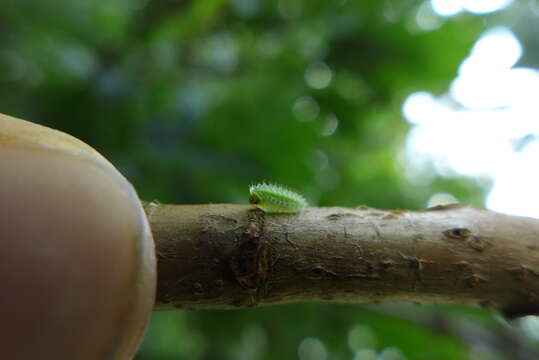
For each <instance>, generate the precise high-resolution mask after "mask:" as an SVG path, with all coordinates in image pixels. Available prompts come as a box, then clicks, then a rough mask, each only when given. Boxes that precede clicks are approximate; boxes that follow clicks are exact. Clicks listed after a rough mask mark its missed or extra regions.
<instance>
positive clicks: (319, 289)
mask: <svg viewBox="0 0 539 360" xmlns="http://www.w3.org/2000/svg"><path fill="white" fill-rule="evenodd" d="M144 205H145V209H146V212H147V215H148V218H149V220H150V224H151V228H152V231H153V235H154V239H155V241H156V249H157V250H156V251H157V257H158V274H159V275H158V290H157V299H156V301H157V302H156V309H172V308H192V309H202V308H240V307H249V306H256V305H273V304H283V303H290V302H300V301H331V302H370V303H377V302H385V301H392V302H395V301H406V302H419V303H450V304H461V305H474V306H481V307H485V308H488V309H491V310H493V311H498V312H500V313H501V314H503V315H505V316H506V317H510V318H512V317H517V316H523V315H529V314H538V313H539V292H538V290H539V286H538V285H539V220H535V219H531V218H523V217H517V216H509V215H504V214H500V213H496V212H492V211H488V210H485V209H480V208H475V207H471V206H460V205H450V206H438V207H434V208H430V209H427V210H424V211H415V212H414V211H400V210H397V211H385V210H377V209H372V208H368V207H358V208H337V207H327V208H307V209H306V210H305V211H303V212H301V213H299V214H293V215H281V214H266V213H264V212H262V211H260V210H257V209H254V208H253V207H252V206H248V205H194V206H183V205H162V204H158V203H146V204H144Z"/></svg>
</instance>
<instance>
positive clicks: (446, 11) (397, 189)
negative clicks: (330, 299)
mask: <svg viewBox="0 0 539 360" xmlns="http://www.w3.org/2000/svg"><path fill="white" fill-rule="evenodd" d="M2 5H3V6H2V10H1V11H0V112H3V113H6V114H9V115H12V116H16V117H21V118H24V119H27V120H31V121H34V122H37V123H41V124H44V125H48V126H51V127H53V128H57V129H61V130H63V131H65V132H67V133H70V134H72V135H74V136H76V137H78V138H80V139H82V140H84V141H85V142H87V143H89V144H91V145H92V146H94V147H95V148H96V149H98V150H99V151H100V152H101V153H103V154H104V155H105V156H106V157H107V158H108V159H110V160H111V161H112V163H114V164H115V165H116V166H117V167H118V168H119V169H120V171H121V172H122V173H123V174H125V176H126V177H127V178H128V179H129V180H130V181H131V182H132V183H133V184H134V185H135V187H136V189H137V190H138V192H139V194H140V197H141V198H142V199H145V200H154V199H157V200H159V201H161V202H165V203H179V204H195V203H246V202H247V187H248V185H249V184H251V183H253V182H258V181H262V180H268V181H274V182H277V183H281V184H285V185H287V186H290V187H292V188H294V189H297V190H298V191H300V192H302V193H304V194H305V195H306V197H307V198H308V200H309V202H310V203H311V204H313V205H317V206H326V205H340V206H357V205H361V204H366V205H369V206H373V207H380V208H387V209H395V208H402V209H421V208H425V207H427V206H432V205H436V204H443V203H453V202H465V203H469V204H473V205H478V206H488V207H489V208H491V209H495V210H499V211H504V212H507V213H513V214H520V215H527V216H536V217H539V208H538V205H537V204H539V201H538V200H539V199H538V196H537V193H538V192H537V189H536V188H537V183H538V182H539V174H538V171H537V159H538V158H539V142H537V139H538V136H539V104H538V102H537V98H538V96H539V72H538V71H537V70H536V68H537V67H538V65H539V36H537V34H538V31H539V22H538V17H539V1H537V0H522V1H516V0H515V1H511V0H431V1H427V0H425V1H415V0H386V1H383V0H371V1H352V0H348V1H347V0H336V1H324V0H320V1H314V0H276V1H267V0H232V1H224V0H196V1H195V0H93V1H86V0H70V1H54V0H17V1H9V0H8V1H6V2H4V3H2ZM513 325H514V327H512V326H510V325H508V324H507V323H505V322H504V321H503V320H502V319H500V318H498V317H497V316H496V315H495V314H491V313H489V312H487V311H484V310H480V309H473V308H465V307H455V306H441V305H438V306H436V305H429V306H426V305H423V306H420V305H413V304H382V305H368V304H357V305H355V304H346V305H344V304H294V305H288V306H278V307H266V308H256V309H247V310H237V311H210V310H208V311H197V312H193V311H171V312H156V313H154V316H153V319H152V322H151V326H150V328H149V330H148V332H147V334H146V337H145V341H144V343H143V345H142V347H141V349H140V352H139V354H138V356H137V359H138V360H147V359H156V360H172V359H189V360H191V359H193V360H214V359H215V360H217V359H224V360H227V359H234V360H236V359H237V360H242V359H244V360H251V359H252V360H257V359H259V360H269V359H300V360H331V359H335V360H336V359H342V360H349V359H350V360H407V359H409V360H411V359H418V360H431V359H433V360H445V359H448V360H449V359H459V360H460V359H472V360H501V359H537V358H539V324H538V321H537V320H536V319H535V318H534V317H529V318H525V319H523V320H520V321H517V322H515V323H514V324H513Z"/></svg>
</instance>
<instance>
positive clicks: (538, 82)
mask: <svg viewBox="0 0 539 360" xmlns="http://www.w3.org/2000/svg"><path fill="white" fill-rule="evenodd" d="M521 54H522V47H521V45H520V43H519V41H518V39H517V38H516V37H515V36H514V34H513V33H512V32H511V31H510V30H509V29H507V28H503V27H498V28H494V29H491V30H489V31H487V32H485V33H484V34H483V35H482V36H481V37H480V38H479V40H478V41H477V43H476V44H475V45H474V47H473V48H472V50H471V52H470V55H469V56H468V57H467V58H466V59H465V60H464V61H463V63H462V64H461V66H460V68H459V74H458V76H457V78H456V79H455V80H454V81H453V83H452V85H451V88H450V91H449V93H448V94H445V95H442V96H439V97H435V96H433V95H432V94H429V93H426V92H417V93H413V94H411V95H410V96H409V97H408V98H407V99H406V101H405V102H404V104H403V107H402V111H403V114H404V116H405V118H406V119H407V120H408V121H409V122H410V123H411V124H413V125H414V127H413V129H412V130H411V131H410V133H409V136H408V142H407V147H406V151H405V153H406V158H407V159H408V167H409V168H410V169H412V170H411V171H409V174H411V176H414V175H415V176H419V177H421V176H423V175H424V174H425V172H424V171H423V170H421V169H425V168H433V169H434V170H435V171H436V172H437V173H438V174H440V175H442V176H454V175H472V176H477V175H482V176H487V177H488V178H490V179H492V180H493V185H494V186H493V188H492V190H491V193H490V195H489V197H488V199H487V206H488V207H489V208H491V209H493V210H497V211H502V212H506V213H511V214H516V215H525V216H534V217H539V202H537V201H536V198H534V197H532V196H530V194H535V193H537V190H536V188H537V184H538V183H539V171H538V170H537V166H536V164H537V159H539V142H537V139H539V121H538V120H537V119H539V102H538V101H537V94H539V71H538V70H537V69H531V68H518V67H517V68H515V67H514V65H515V64H516V63H517V61H518V60H519V58H520V56H521ZM414 169H415V170H414ZM418 169H419V170H418ZM414 181H418V182H420V181H422V180H421V179H420V178H417V179H414Z"/></svg>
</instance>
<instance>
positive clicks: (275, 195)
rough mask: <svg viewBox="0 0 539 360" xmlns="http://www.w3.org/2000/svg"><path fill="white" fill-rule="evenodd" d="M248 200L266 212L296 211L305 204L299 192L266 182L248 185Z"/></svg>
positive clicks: (301, 208)
mask: <svg viewBox="0 0 539 360" xmlns="http://www.w3.org/2000/svg"><path fill="white" fill-rule="evenodd" d="M249 202H250V203H251V204H254V205H255V206H256V207H258V208H259V209H261V210H263V211H265V212H267V213H297V212H300V211H301V210H303V208H304V207H305V206H307V201H306V200H305V198H304V197H303V196H301V195H300V194H298V193H295V192H294V191H292V190H288V189H286V188H284V187H282V186H279V185H274V184H266V183H261V184H257V185H251V186H249Z"/></svg>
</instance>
